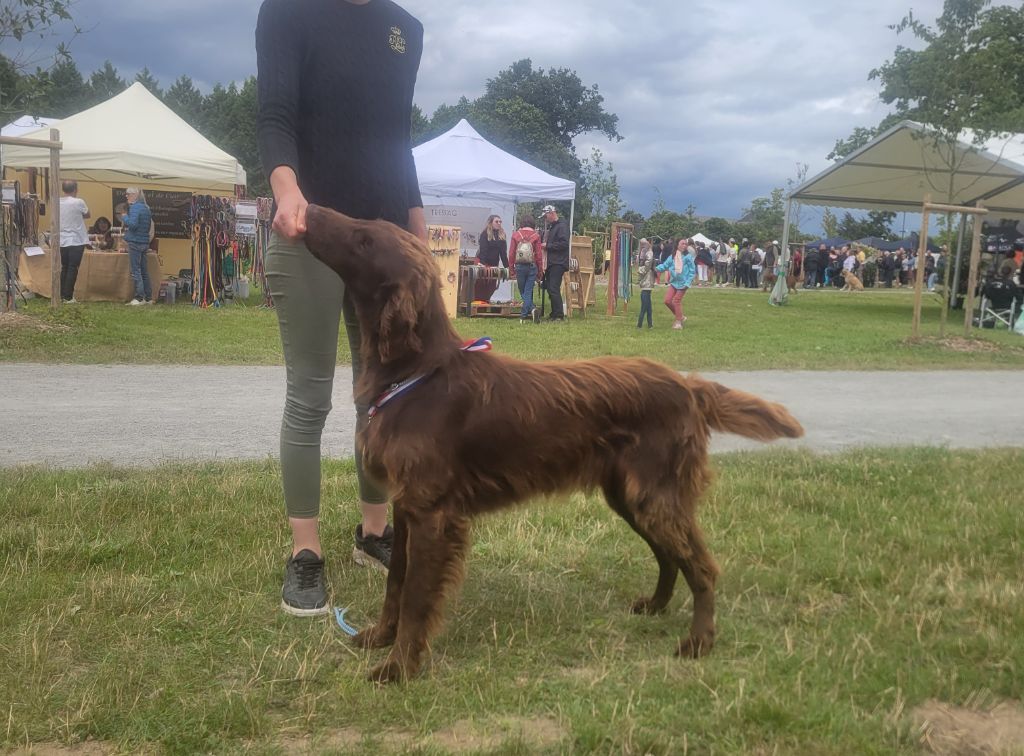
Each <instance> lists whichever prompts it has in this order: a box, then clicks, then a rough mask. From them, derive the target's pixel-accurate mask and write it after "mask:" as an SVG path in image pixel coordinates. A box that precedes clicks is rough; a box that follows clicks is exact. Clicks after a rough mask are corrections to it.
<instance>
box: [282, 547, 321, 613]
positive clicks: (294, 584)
mask: <svg viewBox="0 0 1024 756" xmlns="http://www.w3.org/2000/svg"><path fill="white" fill-rule="evenodd" d="M281 608H282V609H283V610H284V611H286V612H287V613H288V614H291V615H293V616H295V617H314V616H316V615H318V614H327V612H329V611H330V610H331V608H330V607H329V606H327V587H326V584H325V582H324V560H323V559H321V558H320V557H318V556H317V555H316V554H314V553H313V552H312V551H310V550H309V549H303V550H302V551H300V552H299V553H298V554H296V555H295V556H293V557H292V558H291V559H289V560H288V562H287V564H285V567H284V588H282V589H281Z"/></svg>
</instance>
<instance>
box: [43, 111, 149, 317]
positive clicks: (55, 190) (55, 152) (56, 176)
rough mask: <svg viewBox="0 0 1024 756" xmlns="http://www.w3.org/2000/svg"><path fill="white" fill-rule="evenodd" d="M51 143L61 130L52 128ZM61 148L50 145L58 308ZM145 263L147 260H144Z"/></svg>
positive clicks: (55, 301)
mask: <svg viewBox="0 0 1024 756" xmlns="http://www.w3.org/2000/svg"><path fill="white" fill-rule="evenodd" d="M50 143H51V145H54V144H60V132H59V131H58V130H57V129H50ZM60 184H61V181H60V148H59V147H52V146H51V147H50V307H51V308H53V309H57V308H58V307H60V305H61V299H60ZM142 264H143V265H145V264H146V261H145V260H143V261H142Z"/></svg>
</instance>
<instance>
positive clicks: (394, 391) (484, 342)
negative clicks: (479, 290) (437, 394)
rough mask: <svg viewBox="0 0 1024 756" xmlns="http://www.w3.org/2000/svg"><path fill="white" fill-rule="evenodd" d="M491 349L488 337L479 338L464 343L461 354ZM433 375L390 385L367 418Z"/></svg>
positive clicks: (422, 374)
mask: <svg viewBox="0 0 1024 756" xmlns="http://www.w3.org/2000/svg"><path fill="white" fill-rule="evenodd" d="M491 348H492V344H491V337H490V336H481V337H480V338H479V339H470V340H469V341H466V342H464V343H463V344H462V347H461V349H462V351H463V352H489V351H490V350H491ZM433 373H434V371H433V370H431V371H430V372H429V373H420V374H419V375H414V376H413V377H412V378H406V379H405V380H404V381H402V382H401V383H392V384H391V386H389V387H388V390H387V391H385V392H384V393H383V394H381V395H380V396H378V397H377V400H376V401H375V402H374V403H373V404H371V405H370V409H369V410H367V413H366V416H367V417H368V418H373V416H374V415H376V414H377V413H378V412H379V411H380V410H381V409H383V407H384V405H385V404H387V403H388V402H390V401H391V400H392V399H397V398H398V397H400V396H402V394H405V393H406V392H407V391H410V390H411V389H413V388H415V387H416V385H418V384H419V383H422V382H423V381H425V380H426V379H427V378H429V377H430V376H431V375H433Z"/></svg>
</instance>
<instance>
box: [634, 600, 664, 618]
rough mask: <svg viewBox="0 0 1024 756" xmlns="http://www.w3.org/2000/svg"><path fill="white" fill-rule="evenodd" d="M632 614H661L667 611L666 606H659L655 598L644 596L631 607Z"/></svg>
mask: <svg viewBox="0 0 1024 756" xmlns="http://www.w3.org/2000/svg"><path fill="white" fill-rule="evenodd" d="M629 611H630V613H631V614H661V613H662V612H663V611H665V604H664V603H662V604H658V603H656V602H655V601H654V599H653V598H650V597H648V596H643V597H641V598H638V599H637V600H636V601H634V602H633V603H632V604H630V605H629Z"/></svg>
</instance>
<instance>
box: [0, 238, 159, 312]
mask: <svg viewBox="0 0 1024 756" xmlns="http://www.w3.org/2000/svg"><path fill="white" fill-rule="evenodd" d="M35 249H36V250H38V252H35V251H34V250H32V248H30V251H33V254H28V253H27V252H25V251H22V253H21V260H20V261H19V263H18V273H19V274H20V276H21V283H22V285H23V286H24V288H26V289H27V290H28V291H31V292H33V293H35V294H38V295H39V296H41V297H49V296H50V255H51V252H50V249H49V248H48V247H36V248H35ZM146 266H147V267H148V269H149V280H150V281H152V282H153V293H154V296H155V295H156V293H157V282H158V281H160V280H161V279H162V278H163V271H162V270H161V268H160V258H159V256H158V255H157V253H156V252H153V251H152V250H150V251H149V253H148V254H147V255H146ZM134 295H135V284H134V283H133V282H132V276H131V270H130V268H129V260H128V255H127V254H126V253H123V252H115V251H96V250H93V249H88V248H87V249H86V250H85V252H84V253H83V255H82V264H81V265H80V266H79V268H78V280H77V281H76V283H75V295H74V296H75V300H76V301H78V302H127V301H128V300H130V299H131V298H132V297H133V296H134Z"/></svg>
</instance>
